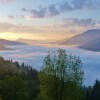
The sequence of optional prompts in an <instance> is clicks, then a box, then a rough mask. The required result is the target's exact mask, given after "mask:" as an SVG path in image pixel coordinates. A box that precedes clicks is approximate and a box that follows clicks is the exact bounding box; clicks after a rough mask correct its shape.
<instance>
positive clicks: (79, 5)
mask: <svg viewBox="0 0 100 100" xmlns="http://www.w3.org/2000/svg"><path fill="white" fill-rule="evenodd" d="M72 5H73V7H74V9H84V8H86V9H87V8H88V9H90V8H91V9H94V8H95V5H94V4H93V3H92V1H91V0H73V1H72Z"/></svg>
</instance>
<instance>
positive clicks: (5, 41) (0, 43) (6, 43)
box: [0, 39, 24, 46]
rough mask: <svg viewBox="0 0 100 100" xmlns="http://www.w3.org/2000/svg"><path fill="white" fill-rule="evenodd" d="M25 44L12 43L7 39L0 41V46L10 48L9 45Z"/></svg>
mask: <svg viewBox="0 0 100 100" xmlns="http://www.w3.org/2000/svg"><path fill="white" fill-rule="evenodd" d="M23 44H24V43H21V42H16V41H10V40H5V39H0V45H3V46H6V45H7V46H8V45H23Z"/></svg>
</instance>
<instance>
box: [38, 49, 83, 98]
mask: <svg viewBox="0 0 100 100" xmlns="http://www.w3.org/2000/svg"><path fill="white" fill-rule="evenodd" d="M83 74H84V73H83V70H82V63H81V60H80V59H79V57H77V56H73V55H67V54H66V51H65V50H62V49H58V50H57V51H54V52H49V53H48V55H47V56H46V57H45V59H44V63H43V66H42V69H41V72H40V73H39V80H40V94H39V97H40V98H42V99H43V100H65V99H66V100H79V99H80V87H81V85H82V81H83ZM72 91H73V92H72ZM76 92H77V94H76Z"/></svg>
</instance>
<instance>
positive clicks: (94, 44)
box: [78, 37, 100, 51]
mask: <svg viewBox="0 0 100 100" xmlns="http://www.w3.org/2000/svg"><path fill="white" fill-rule="evenodd" d="M78 47H79V48H82V49H86V50H91V51H100V37H99V38H97V39H95V40H93V41H91V42H89V43H87V44H84V45H81V46H78Z"/></svg>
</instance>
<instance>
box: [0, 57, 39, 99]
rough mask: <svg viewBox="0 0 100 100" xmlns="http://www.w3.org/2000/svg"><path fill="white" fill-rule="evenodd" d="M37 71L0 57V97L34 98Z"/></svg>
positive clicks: (36, 91)
mask: <svg viewBox="0 0 100 100" xmlns="http://www.w3.org/2000/svg"><path fill="white" fill-rule="evenodd" d="M37 74H38V71H37V70H35V69H33V68H32V67H31V66H25V64H24V63H22V65H20V64H19V63H18V62H13V61H12V60H11V61H6V60H4V59H3V58H2V57H1V58H0V99H1V97H2V99H3V100H34V99H35V98H36V96H37V94H38V92H39V89H38V86H39V80H38V76H37Z"/></svg>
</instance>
